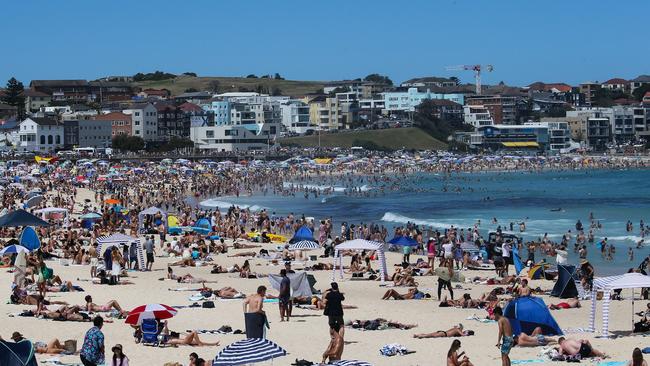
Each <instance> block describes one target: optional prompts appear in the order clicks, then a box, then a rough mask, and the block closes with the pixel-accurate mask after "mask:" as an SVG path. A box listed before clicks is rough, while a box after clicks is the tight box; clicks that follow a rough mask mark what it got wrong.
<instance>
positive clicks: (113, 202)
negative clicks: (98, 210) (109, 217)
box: [104, 198, 120, 205]
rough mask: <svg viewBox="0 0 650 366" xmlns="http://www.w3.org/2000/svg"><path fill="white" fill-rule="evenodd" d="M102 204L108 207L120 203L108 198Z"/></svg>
mask: <svg viewBox="0 0 650 366" xmlns="http://www.w3.org/2000/svg"><path fill="white" fill-rule="evenodd" d="M104 203H106V204H109V205H117V204H118V203H120V200H118V199H115V198H109V199H107V200H104Z"/></svg>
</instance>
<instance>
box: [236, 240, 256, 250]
mask: <svg viewBox="0 0 650 366" xmlns="http://www.w3.org/2000/svg"><path fill="white" fill-rule="evenodd" d="M232 247H233V248H234V249H253V248H261V247H262V246H261V245H255V244H245V243H238V242H236V241H235V242H234V243H232Z"/></svg>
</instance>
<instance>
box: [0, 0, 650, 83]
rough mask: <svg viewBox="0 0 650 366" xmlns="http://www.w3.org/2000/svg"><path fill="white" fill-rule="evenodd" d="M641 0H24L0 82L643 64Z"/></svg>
mask: <svg viewBox="0 0 650 366" xmlns="http://www.w3.org/2000/svg"><path fill="white" fill-rule="evenodd" d="M648 14H650V1H648V0H629V1H619V2H612V1H605V0H603V1H600V0H590V1H587V0H572V1H568V0H550V1H542V0H538V1H533V0H489V1H488V0H453V1H452V0H428V1H427V0H401V1H387V0H372V1H371V0H330V1H310V0H302V1H293V0H286V1H285V0H275V1H268V0H260V1H253V0H251V1H244V0H235V1H232V0H231V1H220V0H186V1H167V0H158V1H154V0H138V1H135V0H110V1H94V0H84V1H79V0H65V1H51V0H23V1H5V2H3V4H2V20H1V21H0V30H2V34H3V36H5V37H4V39H3V42H2V44H3V47H2V49H3V51H4V52H2V57H0V84H4V80H6V79H8V78H9V77H11V76H15V77H17V78H19V79H20V80H22V81H24V82H25V83H26V84H27V83H28V82H29V80H31V79H63V78H86V79H94V78H98V77H101V76H105V75H132V74H134V73H136V72H139V71H144V72H147V71H153V70H163V71H168V72H173V73H182V72H188V71H191V72H196V73H198V74H199V75H215V76H216V75H218V76H242V75H246V74H249V73H255V74H258V75H261V74H266V73H275V72H279V73H280V74H282V75H283V76H284V77H286V78H287V79H303V80H334V79H346V78H356V77H363V76H365V75H367V74H369V73H381V74H386V75H389V76H390V77H391V78H392V79H393V80H394V81H396V82H399V81H403V80H406V79H409V78H411V77H416V76H431V75H436V76H439V75H440V76H451V75H458V76H459V77H460V78H461V80H463V81H464V82H471V81H472V78H471V73H470V72H449V71H445V66H448V65H459V64H475V63H481V64H493V65H494V68H495V70H494V72H493V73H492V74H489V75H485V76H484V83H497V82H499V81H505V82H506V83H508V84H516V85H524V84H529V83H531V82H534V81H537V80H542V81H546V82H556V81H564V82H568V83H571V84H576V83H580V82H582V81H587V80H601V81H604V80H606V79H608V78H610V77H623V78H633V77H636V76H637V75H639V74H643V73H646V74H650V38H649V32H648V26H647V20H648Z"/></svg>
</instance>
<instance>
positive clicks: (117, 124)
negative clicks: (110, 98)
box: [94, 112, 133, 137]
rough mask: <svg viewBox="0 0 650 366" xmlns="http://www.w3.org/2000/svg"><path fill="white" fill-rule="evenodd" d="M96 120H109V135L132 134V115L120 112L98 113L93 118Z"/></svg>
mask: <svg viewBox="0 0 650 366" xmlns="http://www.w3.org/2000/svg"><path fill="white" fill-rule="evenodd" d="M94 119H95V120H97V121H110V122H111V136H112V137H115V136H132V135H133V127H132V126H131V120H132V115H130V114H126V113H122V112H110V113H106V114H101V115H98V116H96V117H95V118H94Z"/></svg>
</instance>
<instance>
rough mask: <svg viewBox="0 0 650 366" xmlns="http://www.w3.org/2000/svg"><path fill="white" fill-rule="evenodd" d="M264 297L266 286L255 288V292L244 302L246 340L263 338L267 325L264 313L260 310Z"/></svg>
mask: <svg viewBox="0 0 650 366" xmlns="http://www.w3.org/2000/svg"><path fill="white" fill-rule="evenodd" d="M265 297H266V286H260V287H258V288H257V292H256V293H254V294H252V295H248V296H247V297H246V300H244V320H245V322H246V337H247V338H265V337H264V327H265V326H268V325H267V319H266V313H265V312H264V309H263V308H262V307H263V306H264V298H265Z"/></svg>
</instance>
